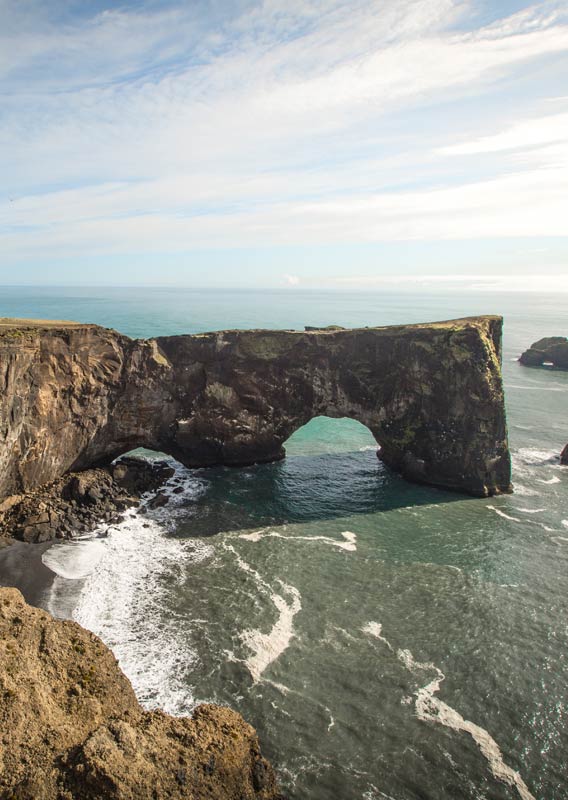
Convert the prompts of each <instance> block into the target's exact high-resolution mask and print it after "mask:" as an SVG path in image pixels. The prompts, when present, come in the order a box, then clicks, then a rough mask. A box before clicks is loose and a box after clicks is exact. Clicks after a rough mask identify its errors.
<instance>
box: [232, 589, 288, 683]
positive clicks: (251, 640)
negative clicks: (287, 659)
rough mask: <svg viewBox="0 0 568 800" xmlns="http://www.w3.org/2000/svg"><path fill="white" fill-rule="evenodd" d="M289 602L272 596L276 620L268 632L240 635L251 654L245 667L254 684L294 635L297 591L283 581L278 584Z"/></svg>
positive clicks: (252, 632)
mask: <svg viewBox="0 0 568 800" xmlns="http://www.w3.org/2000/svg"><path fill="white" fill-rule="evenodd" d="M280 583H281V586H282V589H283V590H284V592H285V593H286V594H287V595H288V596H289V597H290V598H291V599H290V602H287V601H286V598H285V597H283V596H282V595H279V594H275V593H273V594H271V595H270V599H271V601H272V603H273V604H274V605H275V607H276V609H277V610H278V615H279V616H278V619H277V621H276V622H275V623H274V625H273V626H272V628H271V630H270V633H262V632H261V631H259V630H254V629H249V630H245V631H243V632H242V633H241V639H242V641H243V642H244V643H245V644H246V645H248V647H250V649H251V650H252V651H253V655H252V656H251V657H250V658H247V660H246V662H245V663H246V665H247V667H248V670H249V672H250V674H251V675H252V678H253V680H254V681H255V683H256V682H257V681H259V680H260V679H261V678H262V674H263V672H264V671H265V670H266V669H267V668H268V667H269V666H270V664H272V662H273V661H276V659H277V658H278V657H279V656H281V655H282V653H283V652H284V651H285V650H286V649H287V648H288V646H289V644H290V642H291V640H292V638H293V636H294V624H293V623H294V617H295V616H296V614H297V613H298V611H300V610H301V608H302V603H301V599H300V593H299V591H298V590H297V589H296V588H295V587H294V586H290V585H289V584H287V583H284V582H283V581H281V582H280Z"/></svg>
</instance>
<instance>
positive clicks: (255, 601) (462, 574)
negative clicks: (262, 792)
mask: <svg viewBox="0 0 568 800" xmlns="http://www.w3.org/2000/svg"><path fill="white" fill-rule="evenodd" d="M482 313H483V314H485V313H487V314H502V315H503V316H504V319H505V328H504V353H503V375H504V381H505V391H506V402H507V416H508V425H509V436H510V446H511V452H512V457H513V483H514V485H515V493H514V494H512V495H508V496H503V497H495V498H490V499H476V498H471V497H465V496H462V495H459V494H452V493H448V492H445V491H441V490H437V489H433V488H428V487H424V486H415V485H412V484H410V483H407V482H405V481H403V480H402V479H401V478H400V477H398V476H397V475H396V474H394V473H393V472H391V471H390V470H389V469H387V468H386V467H385V466H383V465H382V464H381V462H380V461H378V459H377V457H376V443H375V442H374V440H373V437H372V436H371V434H370V432H369V431H368V429H367V428H365V427H364V426H362V425H361V424H359V423H357V422H356V421H354V420H347V419H345V420H330V419H327V418H323V417H319V418H317V419H314V420H312V421H311V422H310V423H309V424H308V425H306V426H305V427H304V428H301V429H300V430H298V431H297V432H296V433H295V434H294V435H293V436H292V437H291V439H290V440H289V441H288V443H287V446H286V448H287V458H286V459H285V460H284V461H282V462H279V463H275V464H267V465H261V466H254V467H248V468H242V469H222V468H219V469H207V470H188V469H185V468H184V467H182V466H181V465H179V464H176V474H175V476H174V478H172V479H171V481H170V485H169V491H170V493H171V501H170V504H169V505H168V506H166V507H165V508H162V509H156V510H154V511H148V512H147V513H142V512H140V511H130V512H128V513H127V517H126V519H125V521H124V522H123V523H121V524H120V525H119V526H118V528H116V529H115V530H112V531H110V533H109V535H108V536H107V537H106V538H99V537H98V535H97V533H95V534H91V535H88V536H82V537H80V538H78V539H77V540H75V541H72V542H61V543H56V544H53V545H52V546H50V547H48V548H45V547H43V546H42V547H41V551H37V550H36V551H35V552H36V553H37V552H41V557H42V560H43V564H44V566H45V568H47V569H48V570H49V571H50V572H49V575H50V576H51V577H50V580H49V581H46V582H44V585H43V588H42V590H41V592H40V594H39V595H38V596H37V597H36V598H35V599H36V602H38V603H39V604H40V605H42V606H43V607H44V608H46V609H48V610H49V611H51V612H52V613H53V614H55V615H56V616H59V617H71V618H73V619H76V620H78V621H79V622H80V623H81V624H83V625H85V626H86V627H87V628H89V629H91V630H93V631H94V632H95V633H97V634H98V635H99V636H101V637H102V639H103V640H104V641H105V642H106V643H107V644H108V645H109V646H110V647H111V648H112V649H113V651H114V652H115V654H116V656H117V658H118V659H119V662H120V665H121V667H122V669H123V670H124V671H125V673H126V674H127V675H128V677H129V678H130V680H131V681H132V684H133V686H134V688H135V690H136V693H137V695H138V697H139V699H140V701H141V702H142V704H143V705H144V706H145V707H147V708H155V707H160V708H164V709H165V710H166V711H168V712H170V713H173V714H186V713H191V710H192V709H193V708H194V706H195V705H196V704H198V703H199V702H203V701H212V702H216V703H221V704H225V705H228V706H231V707H232V708H234V709H236V710H237V711H239V712H240V713H242V714H243V716H244V717H245V719H246V720H247V721H249V722H250V723H251V724H252V725H254V727H255V728H256V729H257V731H258V733H259V736H260V739H261V744H262V748H263V752H264V754H265V755H266V756H267V757H268V758H269V759H270V760H271V761H272V763H273V764H274V766H275V767H276V769H277V770H278V772H279V775H280V778H281V782H282V785H283V789H284V792H285V794H286V796H287V797H289V798H290V800H329V799H330V798H337V799H338V800H378V799H379V798H381V799H384V800H418V799H420V800H424V799H426V798H427V799H428V800H457V799H459V798H465V799H467V800H470V799H471V800H473V799H474V798H475V800H500V799H501V798H503V799H505V798H521V800H530V798H536V799H537V800H564V799H565V798H567V797H568V726H567V725H566V705H567V702H568V663H567V657H566V654H567V652H568V622H567V620H568V468H565V467H561V466H560V464H559V453H560V451H561V449H562V447H563V446H564V445H565V444H566V443H567V442H568V422H567V398H568V373H562V372H557V371H549V370H539V369H531V368H526V367H522V366H521V365H519V364H518V362H517V358H518V356H519V355H520V353H521V352H522V351H523V350H524V349H526V347H528V346H529V345H530V344H531V343H532V342H533V341H535V340H536V339H539V338H540V337H542V336H552V335H566V334H567V333H568V314H567V303H566V295H562V294H559V295H543V294H542V295H540V294H534V293H533V294H524V293H520V292H519V293H515V292H509V293H504V292H498V293H496V292H490V291H473V290H471V291H470V290H467V289H466V288H464V289H463V290H462V291H460V292H450V291H447V292H441V291H440V292H426V291H423V292H419V291H405V292H395V291H394V290H390V291H382V292H370V291H369V292H352V293H339V292H316V291H307V290H301V289H299V288H293V289H289V290H288V289H286V290H274V291H268V290H266V291H252V290H251V291H249V290H239V291H237V290H232V291H229V290H227V291H220V290H189V289H179V288H175V289H166V288H164V289H154V288H152V289H150V288H148V289H132V288H130V289H104V288H93V289H88V288H49V289H47V288H29V287H27V288H24V287H8V288H0V316H7V317H41V318H50V319H74V320H79V321H84V322H96V323H99V324H101V325H105V326H108V327H113V328H116V329H117V330H119V331H121V332H122V333H125V334H128V335H129V336H134V337H150V336H157V335H165V334H175V333H193V332H203V331H207V330H218V329H226V328H303V326H304V325H329V324H337V325H344V326H346V327H355V326H364V325H370V326H374V325H390V324H398V323H411V322H427V321H434V320H442V319H452V318H456V317H461V316H469V315H473V314H482ZM147 455H148V457H157V456H156V455H155V454H150V453H148V454H147ZM174 490H176V491H175V492H174ZM100 532H101V531H99V533H100ZM29 552H30V550H29V548H28V549H27V550H26V551H25V552H23V551H21V552H20V551H18V553H19V557H21V558H22V559H24V560H25V558H26V557H27V556H26V553H29ZM22 553H23V555H22ZM30 558H31V556H30ZM24 574H25V569H23V570H22V569H21V568H20V571H19V577H17V576H16V577H15V578H14V582H16V583H18V581H19V582H20V583H21V585H22V588H24V590H26V591H27V592H28V593H29V590H30V587H29V581H27V582H26V581H25V580H24V578H23V577H22V575H24Z"/></svg>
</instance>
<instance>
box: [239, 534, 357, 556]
mask: <svg viewBox="0 0 568 800" xmlns="http://www.w3.org/2000/svg"><path fill="white" fill-rule="evenodd" d="M341 535H342V536H343V541H341V540H340V539H332V538H331V537H330V536H293V535H292V536H284V535H283V534H281V533H278V532H277V531H267V530H266V528H264V529H262V530H260V531H253V532H252V533H241V534H240V535H239V539H245V540H246V541H249V542H260V541H261V539H267V538H272V539H286V540H288V541H292V542H295V541H298V542H325V543H326V544H330V545H331V546H332V547H338V548H339V549H340V550H347V551H350V552H354V551H355V550H357V534H356V533H353V532H352V531H342V532H341Z"/></svg>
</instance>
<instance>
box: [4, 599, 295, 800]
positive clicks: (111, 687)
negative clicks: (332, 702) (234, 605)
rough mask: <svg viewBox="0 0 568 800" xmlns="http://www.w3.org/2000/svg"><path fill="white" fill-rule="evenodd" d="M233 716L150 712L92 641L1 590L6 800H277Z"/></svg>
mask: <svg viewBox="0 0 568 800" xmlns="http://www.w3.org/2000/svg"><path fill="white" fill-rule="evenodd" d="M280 797H281V796H280V794H279V792H278V789H277V786H276V781H275V777H274V773H273V770H272V768H271V766H270V764H269V763H268V762H267V761H266V760H265V759H264V758H263V757H262V755H261V753H260V749H259V744H258V740H257V737H256V734H255V731H254V729H253V728H251V727H250V725H247V723H246V722H244V720H243V719H242V718H241V717H240V716H239V714H237V713H236V712H234V711H231V710H230V709H228V708H221V707H217V706H213V705H202V706H199V707H198V708H197V709H196V710H195V712H194V714H193V717H191V718H174V717H170V716H168V715H167V714H164V713H163V712H161V711H152V712H147V711H144V710H143V709H142V708H141V707H140V705H139V704H138V702H137V700H136V697H135V695H134V692H133V690H132V687H131V685H130V682H129V681H128V679H127V678H126V677H125V676H124V675H123V673H122V672H121V671H120V669H119V667H118V664H117V662H116V659H115V658H114V656H113V655H112V653H111V652H110V650H108V649H107V648H106V647H105V645H104V644H103V643H102V642H101V641H100V639H98V638H97V637H96V636H95V635H94V634H92V633H89V632H88V631H86V630H84V629H83V628H81V626H80V625H77V624H76V623H74V622H62V621H58V620H54V619H53V618H52V617H50V616H49V614H47V613H46V612H44V611H40V610H39V609H35V608H32V607H30V606H28V605H26V603H25V602H24V600H23V598H22V596H21V594H20V593H19V592H18V591H17V590H16V589H0V798H4V800H8V798H9V799H10V800H12V799H13V800H74V799H76V800H78V799H79V798H80V799H81V800H100V799H101V798H105V800H161V799H162V798H170V800H176V798H179V799H180V800H181V798H184V799H185V800H191V799H193V800H205V798H207V799H208V800H277V799H278V798H280Z"/></svg>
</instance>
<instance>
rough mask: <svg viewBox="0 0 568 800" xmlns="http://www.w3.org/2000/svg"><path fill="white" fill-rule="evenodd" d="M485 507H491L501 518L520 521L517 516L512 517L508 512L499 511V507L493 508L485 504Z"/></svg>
mask: <svg viewBox="0 0 568 800" xmlns="http://www.w3.org/2000/svg"><path fill="white" fill-rule="evenodd" d="M486 508H489V509H491V511H494V512H495V513H496V514H498V515H499V516H500V517H503V519H508V520H511V522H520V521H521V520H520V519H519V518H518V517H512V516H511V515H510V514H506V513H505V512H504V511H501V509H500V508H495V506H486Z"/></svg>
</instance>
